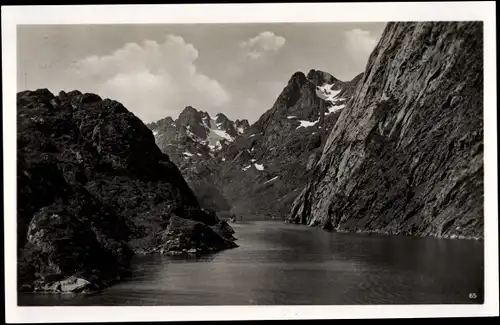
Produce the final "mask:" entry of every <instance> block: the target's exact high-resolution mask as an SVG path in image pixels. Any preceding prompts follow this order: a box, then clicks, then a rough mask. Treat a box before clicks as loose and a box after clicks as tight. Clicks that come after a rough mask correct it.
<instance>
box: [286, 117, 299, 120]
mask: <svg viewBox="0 0 500 325" xmlns="http://www.w3.org/2000/svg"><path fill="white" fill-rule="evenodd" d="M286 118H287V119H289V120H291V119H293V118H297V116H287V117H286Z"/></svg>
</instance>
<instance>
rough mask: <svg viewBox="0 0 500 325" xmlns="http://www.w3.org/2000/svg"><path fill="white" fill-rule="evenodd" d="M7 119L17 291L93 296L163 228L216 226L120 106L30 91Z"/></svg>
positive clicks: (71, 94) (90, 98)
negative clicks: (12, 142)
mask: <svg viewBox="0 0 500 325" xmlns="http://www.w3.org/2000/svg"><path fill="white" fill-rule="evenodd" d="M17 114H18V120H17V130H18V133H17V159H18V165H17V185H18V195H17V197H18V219H17V221H18V222H17V224H18V253H19V263H18V275H19V276H18V280H19V283H18V284H19V286H20V287H21V288H22V289H23V290H44V291H45V290H48V291H57V290H59V291H62V290H63V289H64V288H66V289H67V290H69V289H68V288H73V289H75V288H78V290H80V289H82V285H83V284H85V283H86V282H85V281H87V282H89V283H90V285H89V287H92V288H99V287H102V286H104V285H106V283H108V282H109V281H112V280H115V279H116V278H117V276H119V275H120V273H121V271H123V270H124V269H125V267H126V266H127V263H128V260H129V258H130V256H131V255H132V254H133V253H134V251H136V252H137V251H142V250H144V248H147V247H148V245H149V243H150V238H152V237H154V235H155V234H156V233H158V232H161V231H163V230H164V229H165V227H167V226H168V224H169V220H170V218H172V217H174V216H176V217H180V218H185V219H191V220H194V221H196V222H199V223H203V224H206V225H207V226H215V225H217V224H218V222H219V219H218V218H217V216H216V215H214V214H213V213H210V212H209V211H205V210H203V209H201V208H200V206H199V204H198V202H197V200H196V197H195V196H194V194H193V192H192V191H191V189H190V188H189V186H188V185H187V183H186V182H185V180H184V179H183V177H182V175H181V173H180V172H179V169H178V168H177V166H176V165H175V164H174V163H173V162H172V161H171V160H170V159H169V157H168V156H167V155H166V154H164V153H162V152H161V151H160V149H159V148H158V147H157V146H156V144H155V142H154V137H153V134H152V133H151V131H150V130H149V129H148V128H147V127H146V126H145V125H144V124H143V123H142V122H141V121H140V120H139V119H138V118H137V117H135V116H134V115H133V114H132V113H130V112H129V111H128V110H127V109H126V108H125V107H123V106H122V105H121V104H120V103H118V102H116V101H113V100H110V99H104V100H102V99H101V98H100V97H99V96H97V95H95V94H82V93H80V92H78V91H72V92H69V93H65V92H61V93H60V94H59V96H54V95H53V94H52V93H50V92H49V91H48V90H46V89H39V90H37V91H24V92H20V93H18V94H17ZM165 122H166V123H168V122H169V121H165ZM195 239H196V238H193V240H195ZM217 247H218V248H220V247H221V245H219V244H217ZM226 247H233V245H230V244H228V245H227V246H226ZM70 277H72V278H71V279H70ZM58 288H59V289H58ZM66 289H64V290H66ZM75 290H77V289H75Z"/></svg>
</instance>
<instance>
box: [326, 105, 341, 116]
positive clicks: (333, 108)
mask: <svg viewBox="0 0 500 325" xmlns="http://www.w3.org/2000/svg"><path fill="white" fill-rule="evenodd" d="M344 107H345V105H344V104H341V105H332V106H330V107H328V113H326V114H325V115H329V114H331V113H335V112H337V111H340V110H341V109H342V108H344Z"/></svg>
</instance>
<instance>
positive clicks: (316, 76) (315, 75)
mask: <svg viewBox="0 0 500 325" xmlns="http://www.w3.org/2000/svg"><path fill="white" fill-rule="evenodd" d="M307 79H308V80H309V81H311V82H312V83H313V84H315V85H316V86H323V85H324V84H334V83H337V82H339V81H340V80H338V79H337V78H335V77H334V76H332V75H331V74H329V73H328V72H324V71H321V70H315V69H311V70H309V72H308V73H307Z"/></svg>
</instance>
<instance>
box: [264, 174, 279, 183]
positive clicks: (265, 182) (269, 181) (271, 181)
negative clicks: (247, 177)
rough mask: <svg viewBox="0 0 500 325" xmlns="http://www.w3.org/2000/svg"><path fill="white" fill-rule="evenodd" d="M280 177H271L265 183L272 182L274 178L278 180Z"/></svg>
mask: <svg viewBox="0 0 500 325" xmlns="http://www.w3.org/2000/svg"><path fill="white" fill-rule="evenodd" d="M278 178H279V176H275V177H273V178H271V179H270V180H268V181H265V182H264V184H267V183H271V182H272V181H274V180H276V179H278Z"/></svg>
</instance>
